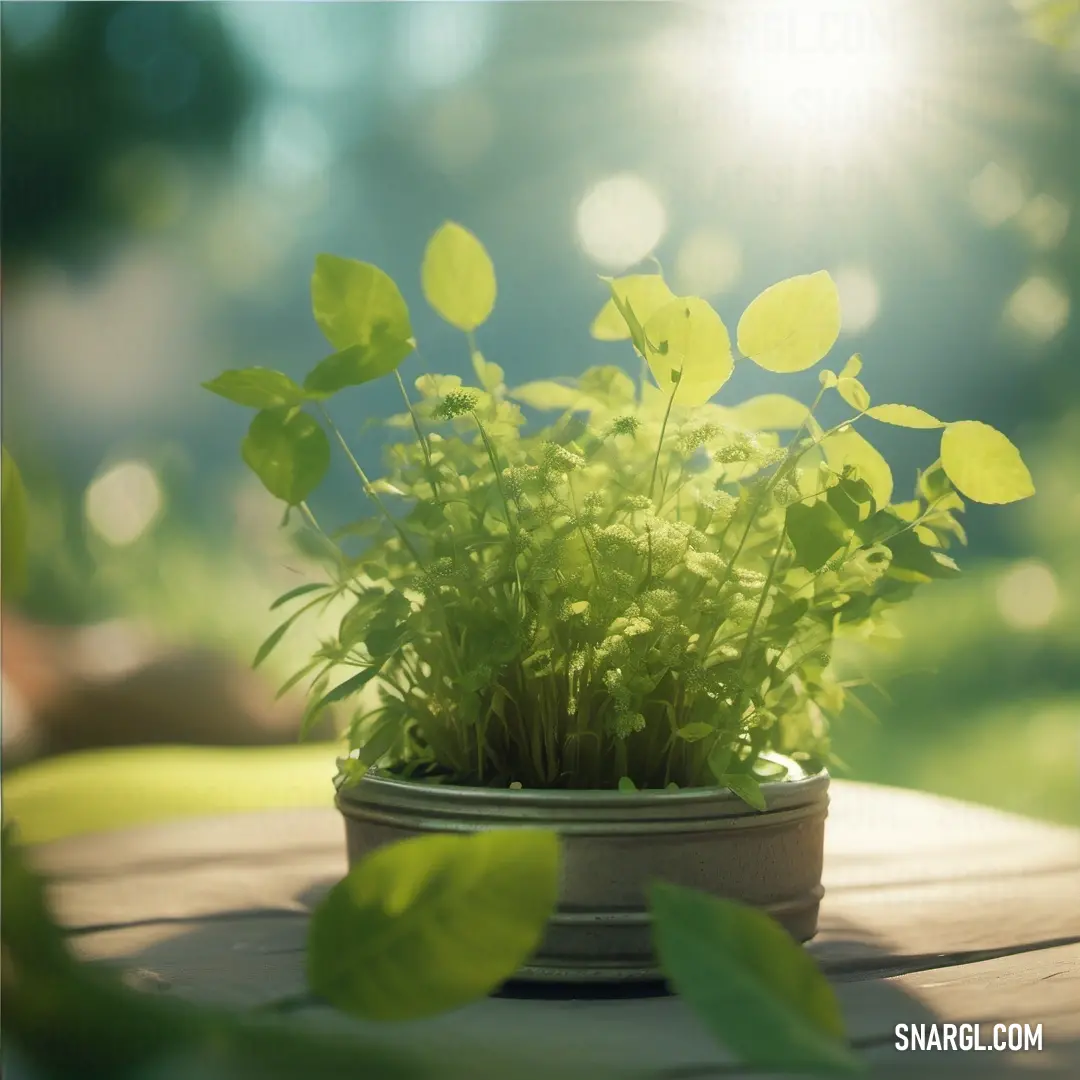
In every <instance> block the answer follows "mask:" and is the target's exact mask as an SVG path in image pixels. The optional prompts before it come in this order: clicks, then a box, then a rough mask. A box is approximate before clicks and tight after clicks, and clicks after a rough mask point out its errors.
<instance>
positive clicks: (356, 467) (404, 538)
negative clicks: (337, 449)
mask: <svg viewBox="0 0 1080 1080" xmlns="http://www.w3.org/2000/svg"><path fill="white" fill-rule="evenodd" d="M318 408H319V412H320V413H321V414H322V418H323V421H324V422H325V424H326V426H327V427H328V428H329V429H330V430H331V431H332V432H333V433H334V437H335V438H336V439H337V441H338V442H339V443H340V444H341V449H342V450H344V451H345V456H346V457H347V458H348V459H349V463H350V464H351V465H352V467H353V471H354V472H355V473H356V475H357V476H358V477H359V478H360V482H361V483H362V484H363V485H364V494H365V495H367V496H368V498H370V499H371V500H372V501H373V502H374V503H375V505H376V506H377V507H378V508H379V511H380V513H381V514H382V515H383V517H385V518H386V520H387V521H388V522H390V525H391V527H392V528H393V530H394V532H396V533H397V534H398V536H399V537H400V538H401V542H402V543H403V544H404V545H405V547H406V549H407V550H408V552H409V554H410V555H412V557H413V558H414V559H415V560H416V562H417V565H418V566H420V567H421V568H423V566H424V560H423V559H422V558H421V557H420V552H418V551H417V550H416V547H415V546H414V545H413V542H412V541H411V540H410V539H409V536H408V533H406V532H405V530H404V529H403V528H402V527H401V525H400V524H399V522H398V520H397V518H395V517H394V515H393V514H391V513H390V511H389V510H388V509H387V508H386V503H384V502H383V501H382V499H381V498H380V497H379V493H378V492H377V491H374V490H372V486H371V481H370V480H369V479H368V475H367V473H365V472H364V470H363V467H362V466H361V464H360V462H359V461H357V460H356V458H355V457H354V456H353V452H352V451H351V450H350V449H349V444H348V443H347V442H346V441H345V437H344V436H343V435H342V434H341V432H340V431H339V430H338V427H337V424H335V423H334V421H333V419H331V417H330V414H329V413H328V412H327V411H326V408H325V406H323V405H321V404H320V405H319V407H318Z"/></svg>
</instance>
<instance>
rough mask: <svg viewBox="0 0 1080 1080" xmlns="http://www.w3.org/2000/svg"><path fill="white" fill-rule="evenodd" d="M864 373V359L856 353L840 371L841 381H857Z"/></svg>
mask: <svg viewBox="0 0 1080 1080" xmlns="http://www.w3.org/2000/svg"><path fill="white" fill-rule="evenodd" d="M861 372H862V357H861V356H860V355H859V354H858V353H855V354H854V355H853V356H850V357H848V360H847V363H846V364H844V366H843V367H842V368H841V369H840V378H841V379H857V378H858V377H859V374H860V373H861Z"/></svg>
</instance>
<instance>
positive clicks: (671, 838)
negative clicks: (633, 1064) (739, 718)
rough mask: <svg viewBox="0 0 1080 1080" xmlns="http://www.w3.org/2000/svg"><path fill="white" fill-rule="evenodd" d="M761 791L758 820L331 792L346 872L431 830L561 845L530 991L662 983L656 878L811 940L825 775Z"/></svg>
mask: <svg viewBox="0 0 1080 1080" xmlns="http://www.w3.org/2000/svg"><path fill="white" fill-rule="evenodd" d="M785 764H787V765H788V774H787V778H786V779H784V780H778V781H772V782H767V783H763V784H762V785H761V788H762V792H763V794H764V796H765V802H766V807H767V809H765V810H764V811H758V810H754V809H753V808H752V807H750V806H748V805H747V804H746V803H745V802H743V801H742V800H741V799H739V798H738V797H737V796H736V795H734V794H733V793H732V792H731V791H729V790H728V789H727V788H684V789H682V790H679V791H635V792H620V791H566V790H537V789H496V788H474V787H456V786H452V785H448V784H430V783H423V782H419V781H414V780H402V779H397V778H395V777H393V776H392V775H390V774H388V773H386V772H382V771H379V770H376V769H372V770H371V771H370V772H369V773H368V774H367V775H366V776H365V777H364V779H363V780H361V781H360V782H359V783H358V784H355V785H353V786H351V787H347V788H342V789H341V790H339V792H338V795H337V806H338V809H339V810H340V811H341V813H342V815H343V816H344V818H345V834H346V842H347V845H348V854H349V864H350V866H351V865H354V864H355V863H357V862H359V861H360V860H361V859H363V858H364V856H365V855H367V854H368V853H369V852H371V851H373V850H374V849H376V848H378V847H381V846H383V845H384V844H390V843H393V842H395V841H397V840H404V839H407V838H409V837H412V836H420V835H423V834H426V833H431V832H446V833H471V832H478V831H480V830H483V829H494V828H500V829H502V828H514V827H525V828H534V829H535V828H545V829H553V830H554V831H556V832H557V833H558V834H559V836H560V838H561V841H562V880H561V883H560V889H559V901H558V906H557V908H556V911H555V914H554V915H553V916H552V918H551V920H550V922H549V923H548V928H547V931H546V933H545V936H544V939H543V941H542V942H541V944H540V947H539V948H538V949H537V951H536V953H535V954H534V956H533V957H532V959H531V960H530V961H529V963H528V964H527V965H526V966H525V967H524V968H522V970H521V971H520V972H518V974H517V975H516V976H515V979H517V980H524V981H531V982H570V983H611V982H645V981H652V980H655V979H658V978H661V975H660V972H659V969H658V968H657V965H656V959H655V957H654V955H653V951H652V946H651V943H650V938H651V934H650V925H649V913H648V908H647V903H646V889H647V887H648V885H649V883H650V882H651V881H654V880H661V881H667V882H671V883H673V884H676V885H683V886H686V887H688V888H693V889H699V890H701V891H702V892H706V893H710V894H712V895H714V896H721V897H726V898H729V899H734V900H741V901H742V902H744V903H747V904H752V905H753V906H755V907H757V908H760V909H761V910H762V911H765V912H767V913H768V914H770V915H772V916H773V917H774V918H775V919H777V920H778V921H779V922H780V923H781V924H782V925H783V926H784V927H785V928H786V929H787V930H788V932H789V933H790V934H791V935H792V936H793V937H794V938H796V939H797V940H798V941H807V940H809V939H810V938H811V937H813V936H814V933H815V932H816V930H817V919H818V907H819V905H820V902H821V897H822V894H823V890H822V887H821V870H822V859H823V848H824V835H825V817H826V813H827V810H828V802H829V800H828V787H829V777H828V773H826V772H825V771H824V770H822V771H821V772H818V773H814V774H810V775H808V774H806V773H805V772H803V771H802V770H801V769H800V768H799V767H798V766H797V765H796V764H795V763H794V762H787V761H786V759H785Z"/></svg>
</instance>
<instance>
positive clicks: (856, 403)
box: [836, 376, 870, 412]
mask: <svg viewBox="0 0 1080 1080" xmlns="http://www.w3.org/2000/svg"><path fill="white" fill-rule="evenodd" d="M836 392H837V393H838V394H839V395H840V396H841V397H842V398H843V399H844V400H845V401H846V402H847V403H848V404H849V405H850V406H851V407H852V408H853V409H855V410H857V411H858V412H864V411H865V410H866V409H869V408H870V395H869V394H868V393H867V392H866V387H865V386H863V384H862V383H861V382H859V380H858V379H853V378H851V377H850V376H841V377H840V378H839V379H837V381H836Z"/></svg>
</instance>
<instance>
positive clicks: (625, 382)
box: [578, 364, 635, 409]
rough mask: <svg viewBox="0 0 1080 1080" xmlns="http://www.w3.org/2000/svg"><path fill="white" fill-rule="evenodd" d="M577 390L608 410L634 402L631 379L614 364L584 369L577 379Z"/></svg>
mask: <svg viewBox="0 0 1080 1080" xmlns="http://www.w3.org/2000/svg"><path fill="white" fill-rule="evenodd" d="M578 389H579V390H580V391H581V392H582V393H583V394H587V395H588V396H589V397H590V398H592V399H593V400H594V401H596V402H597V403H598V404H600V405H603V406H605V407H606V408H610V409H618V408H622V407H623V406H630V405H632V404H633V402H634V394H635V390H634V381H633V379H631V378H630V376H629V375H627V374H626V372H625V371H623V370H622V368H619V367H616V366H615V365H614V364H600V365H598V366H597V367H591V368H586V369H585V371H583V372H582V374H581V377H580V378H579V379H578Z"/></svg>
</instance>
